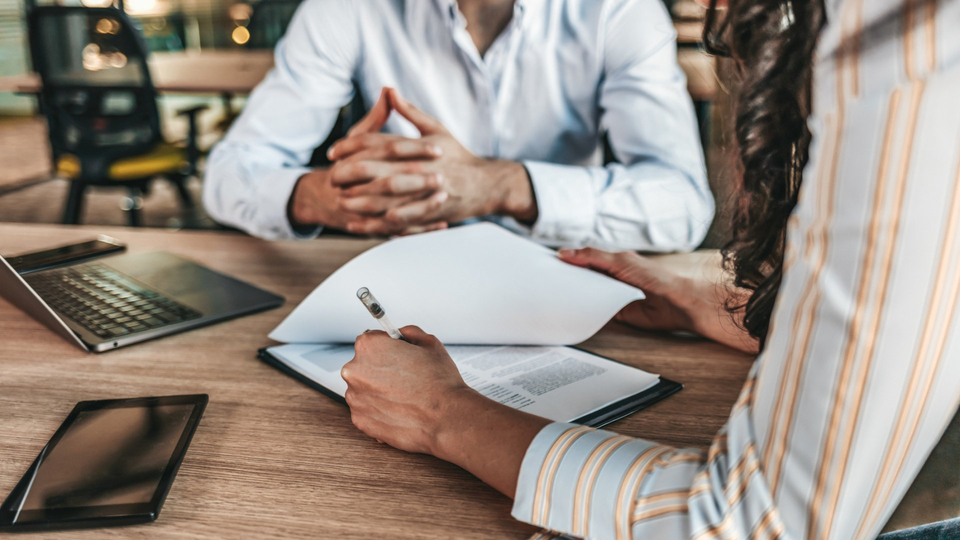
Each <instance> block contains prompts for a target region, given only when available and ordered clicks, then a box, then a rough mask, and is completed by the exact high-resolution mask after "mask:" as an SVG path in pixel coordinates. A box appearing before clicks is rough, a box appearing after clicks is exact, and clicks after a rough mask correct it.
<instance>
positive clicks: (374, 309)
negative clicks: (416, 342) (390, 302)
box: [357, 287, 406, 341]
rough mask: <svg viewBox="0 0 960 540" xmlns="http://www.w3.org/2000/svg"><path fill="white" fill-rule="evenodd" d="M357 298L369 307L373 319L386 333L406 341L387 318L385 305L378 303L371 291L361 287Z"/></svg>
mask: <svg viewBox="0 0 960 540" xmlns="http://www.w3.org/2000/svg"><path fill="white" fill-rule="evenodd" d="M357 298H359V299H360V301H361V302H363V305H364V306H366V307H367V311H369V312H370V315H373V318H374V319H376V320H377V321H379V322H380V326H382V327H383V329H384V331H386V332H387V334H388V335H389V336H390V337H392V338H393V339H400V340H403V341H406V340H405V339H403V334H401V333H400V330H398V329H397V327H396V326H394V325H393V323H392V322H390V318H389V317H387V312H386V311H384V310H383V305H381V304H380V302H378V301H377V298H376V297H375V296H373V293H372V292H370V289H368V288H366V287H361V288H360V290H358V291H357Z"/></svg>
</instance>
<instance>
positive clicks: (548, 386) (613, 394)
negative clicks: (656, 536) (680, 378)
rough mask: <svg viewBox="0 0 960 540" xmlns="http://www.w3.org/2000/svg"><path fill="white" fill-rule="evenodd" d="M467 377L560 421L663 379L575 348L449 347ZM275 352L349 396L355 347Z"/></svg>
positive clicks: (491, 393)
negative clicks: (347, 371) (347, 368)
mask: <svg viewBox="0 0 960 540" xmlns="http://www.w3.org/2000/svg"><path fill="white" fill-rule="evenodd" d="M447 350H448V351H449V352H450V356H451V357H452V358H453V360H454V362H456V364H457V368H458V369H459V370H460V374H461V375H462V376H463V379H464V381H465V382H466V383H467V384H468V385H470V386H471V387H472V388H474V389H476V390H477V391H478V392H480V393H481V394H483V395H485V396H487V397H488V398H490V399H492V400H495V401H498V402H500V403H503V404H505V405H508V406H510V407H513V408H515V409H520V410H523V411H526V412H529V413H531V414H535V415H538V416H542V417H544V418H548V419H550V420H554V421H558V422H567V421H570V420H575V419H577V418H580V417H582V416H584V415H586V414H588V413H591V412H593V411H595V410H597V409H600V408H603V407H605V406H607V405H609V404H611V403H613V402H616V401H619V400H621V399H623V398H626V397H628V396H632V395H634V394H637V393H640V392H643V391H644V390H646V389H648V388H651V387H652V386H654V385H656V384H657V382H659V380H660V377H659V376H658V375H654V374H651V373H647V372H645V371H642V370H639V369H636V368H633V367H630V366H627V365H624V364H621V363H619V362H614V361H612V360H608V359H606V358H602V357H599V356H596V355H593V354H590V353H587V352H584V351H581V350H578V349H572V348H570V347H514V346H507V347H489V346H486V347H485V346H453V347H448V348H447ZM269 351H270V353H271V354H273V355H274V356H275V357H277V358H278V359H280V360H281V361H283V362H284V363H286V364H287V365H288V366H290V367H291V368H292V369H294V370H295V371H297V372H299V373H300V374H301V375H304V376H306V377H308V378H310V379H313V380H315V381H316V382H318V383H320V384H321V385H323V386H325V387H326V388H328V389H329V390H331V391H333V392H335V393H337V394H339V395H341V396H342V395H343V394H344V392H346V390H347V385H346V383H345V382H344V381H343V379H342V378H341V377H340V368H342V367H343V365H344V364H346V363H347V362H349V361H350V360H351V359H352V358H353V346H352V345H316V344H314V345H301V344H296V345H282V346H279V347H273V348H271V349H270V350H269Z"/></svg>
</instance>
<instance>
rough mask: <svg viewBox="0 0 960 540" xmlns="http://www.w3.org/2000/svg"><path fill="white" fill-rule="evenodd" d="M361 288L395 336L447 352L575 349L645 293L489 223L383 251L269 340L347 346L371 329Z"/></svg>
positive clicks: (343, 274)
mask: <svg viewBox="0 0 960 540" xmlns="http://www.w3.org/2000/svg"><path fill="white" fill-rule="evenodd" d="M361 287H368V288H369V289H370V291H371V292H372V293H373V294H374V296H376V297H377V299H378V300H379V301H380V302H381V303H382V304H383V308H384V309H385V310H386V312H387V315H388V316H389V317H390V319H391V320H392V321H393V322H394V323H395V324H396V325H397V326H398V327H403V326H405V325H409V324H416V325H417V326H420V327H421V328H423V329H424V330H425V331H427V332H430V333H431V334H435V335H436V336H437V337H438V338H440V340H441V341H443V342H444V343H446V344H458V345H572V344H575V343H580V342H582V341H584V340H586V339H587V338H589V337H590V336H592V335H593V334H595V333H596V332H597V331H598V330H600V328H602V327H603V325H605V324H606V323H607V322H608V321H609V320H610V319H611V318H612V317H613V316H614V315H615V314H616V313H617V312H618V311H620V310H621V309H622V308H623V307H624V306H626V305H627V304H629V303H630V302H633V301H634V300H640V299H642V298H643V293H642V292H641V291H640V290H638V289H636V288H634V287H631V286H629V285H626V284H624V283H622V282H620V281H617V280H614V279H611V278H609V277H607V276H604V275H602V274H600V273H598V272H594V271H591V270H586V269H583V268H578V267H575V266H572V265H569V264H566V263H564V262H562V261H560V260H559V259H558V258H557V254H556V253H555V252H554V251H552V250H550V249H547V248H545V247H543V246H541V245H539V244H536V243H534V242H532V241H530V240H528V239H526V238H521V237H520V236H517V235H515V234H513V233H511V232H509V231H507V230H506V229H503V228H502V227H499V226H497V225H493V224H490V223H482V224H476V225H469V226H465V227H457V228H454V229H450V230H446V231H437V232H432V233H427V234H421V235H416V236H411V237H406V238H398V239H395V240H391V241H389V242H386V243H383V244H380V245H379V246H376V247H374V248H373V249H370V250H368V251H366V252H365V253H363V254H361V255H359V256H358V257H356V258H354V259H353V260H352V261H350V262H349V263H347V264H345V265H344V266H343V267H341V268H340V269H339V270H337V271H336V272H335V273H334V274H333V275H331V276H330V277H329V278H327V279H326V280H325V281H324V282H323V283H322V284H320V286H318V287H317V288H316V289H315V290H314V291H313V292H312V293H311V294H310V296H308V297H307V298H306V299H305V300H304V301H303V302H301V303H300V305H299V306H297V308H296V309H295V310H294V311H293V313H291V314H290V315H289V316H288V317H287V318H286V319H285V320H284V321H283V322H282V323H281V324H280V325H279V326H278V327H277V328H276V329H275V330H274V331H273V333H271V334H270V338H271V339H274V340H276V341H280V342H284V343H353V342H354V340H355V339H356V337H357V336H358V335H360V334H361V333H363V331H364V330H367V329H379V327H378V326H377V322H376V321H375V320H374V319H373V318H372V317H371V316H370V314H369V313H368V312H367V310H366V309H365V308H364V307H363V305H362V304H361V303H360V301H359V300H357V296H356V294H357V289H359V288H361Z"/></svg>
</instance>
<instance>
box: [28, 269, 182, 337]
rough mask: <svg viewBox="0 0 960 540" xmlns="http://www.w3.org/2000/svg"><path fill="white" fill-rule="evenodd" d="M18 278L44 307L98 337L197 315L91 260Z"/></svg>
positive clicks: (129, 331) (118, 334) (157, 326)
mask: <svg viewBox="0 0 960 540" xmlns="http://www.w3.org/2000/svg"><path fill="white" fill-rule="evenodd" d="M24 279H26V281H27V282H28V283H29V284H30V285H31V286H32V287H33V289H34V290H35V291H36V292H37V294H38V295H40V298H43V300H44V301H45V302H47V304H49V305H50V307H52V308H53V309H54V310H56V311H58V312H60V313H62V314H63V315H66V316H67V317H69V318H70V319H72V320H74V321H75V322H77V323H79V324H80V325H81V326H83V327H84V328H86V329H87V330H90V331H91V332H93V333H94V334H96V335H97V336H99V337H101V338H104V339H110V338H116V337H121V336H125V335H128V334H132V333H134V332H143V331H144V330H150V329H153V328H159V327H161V326H167V325H171V324H177V323H181V322H184V321H189V320H191V319H197V318H199V317H200V313H199V312H197V311H195V310H193V309H190V308H188V307H186V306H184V305H183V304H178V303H177V302H174V301H173V300H171V299H169V298H167V297H165V296H163V295H162V294H160V293H158V292H156V291H152V290H150V289H146V288H144V287H143V286H142V285H140V284H138V283H136V282H134V281H133V280H131V279H130V278H128V277H126V276H125V275H123V274H121V273H119V272H117V271H116V270H113V269H111V268H108V267H106V266H103V265H101V264H97V263H92V264H84V265H79V266H73V267H69V268H60V269H56V270H51V271H48V272H43V273H41V274H35V275H27V276H24Z"/></svg>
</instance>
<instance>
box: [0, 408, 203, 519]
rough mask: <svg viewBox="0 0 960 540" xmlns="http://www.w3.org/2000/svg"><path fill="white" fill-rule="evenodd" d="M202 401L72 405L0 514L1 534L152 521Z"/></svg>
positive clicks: (175, 468)
mask: <svg viewBox="0 0 960 540" xmlns="http://www.w3.org/2000/svg"><path fill="white" fill-rule="evenodd" d="M206 402H207V397H206V396H205V395H198V396H172V397H166V398H140V399H132V400H111V401H88V402H83V403H80V404H78V405H77V407H76V408H74V410H73V412H72V413H70V415H69V416H68V417H67V419H66V420H65V421H64V423H63V425H61V426H60V429H59V430H57V433H56V434H54V436H53V438H51V439H50V442H49V443H48V444H47V446H46V448H44V449H43V451H42V452H41V453H40V455H39V456H38V457H37V459H36V461H34V464H33V465H32V466H31V467H30V470H28V471H27V473H26V474H25V475H24V476H23V478H22V479H21V480H20V482H19V483H18V484H17V487H16V488H14V491H13V492H12V493H11V494H10V496H9V497H8V498H7V500H6V501H4V503H3V506H2V507H0V528H2V527H10V526H29V525H31V524H36V525H39V526H44V527H55V526H59V525H65V526H70V525H71V524H74V525H75V524H78V523H80V522H84V523H88V524H100V525H108V524H111V523H110V522H112V521H116V520H119V519H124V520H126V523H133V522H142V521H149V520H152V519H156V516H157V514H158V513H159V510H160V505H161V504H162V503H163V499H164V497H165V496H166V493H167V490H168V489H169V487H170V484H171V483H172V482H173V477H174V475H175V474H176V471H177V468H178V467H179V464H180V461H181V460H182V458H183V455H184V453H185V452H186V449H187V445H188V444H189V441H190V438H191V436H192V434H193V432H194V430H195V429H196V426H197V424H198V422H199V420H200V415H201V414H202V413H203V409H204V406H205V405H206Z"/></svg>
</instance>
